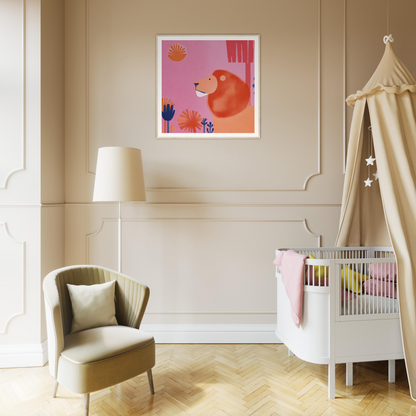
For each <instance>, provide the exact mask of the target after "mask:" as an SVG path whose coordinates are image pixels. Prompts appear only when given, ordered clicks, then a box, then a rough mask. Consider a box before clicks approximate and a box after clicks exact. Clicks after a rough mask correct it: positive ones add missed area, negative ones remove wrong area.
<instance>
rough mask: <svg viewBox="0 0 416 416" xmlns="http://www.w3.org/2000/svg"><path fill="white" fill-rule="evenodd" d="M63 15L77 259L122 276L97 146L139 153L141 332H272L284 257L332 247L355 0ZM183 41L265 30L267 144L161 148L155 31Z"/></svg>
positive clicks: (127, 252)
mask: <svg viewBox="0 0 416 416" xmlns="http://www.w3.org/2000/svg"><path fill="white" fill-rule="evenodd" d="M161 11H163V12H161ZM65 16H66V21H65V22H66V29H65V30H66V38H65V42H66V43H65V46H66V55H65V59H66V61H65V62H66V67H65V69H66V109H65V110H66V144H65V146H66V201H67V203H68V204H67V206H66V240H65V241H66V251H65V255H66V263H67V264H73V263H84V262H87V263H96V264H101V265H105V266H108V267H112V268H116V267H117V223H116V222H115V221H114V219H115V218H116V216H117V207H116V205H112V204H92V203H91V199H92V192H93V184H94V171H95V164H96V156H97V150H98V148H99V147H101V146H109V145H119V146H133V147H138V148H140V149H142V153H143V161H144V169H145V180H146V185H147V196H148V201H147V203H146V204H140V203H137V204H133V203H132V204H124V205H123V210H122V211H123V212H122V215H123V218H124V221H123V271H124V272H126V273H128V274H130V275H132V276H133V277H134V278H136V279H138V280H139V281H142V282H144V283H146V284H147V285H148V286H149V287H150V288H151V293H152V294H151V299H150V303H149V307H148V313H147V315H146V317H145V323H147V324H273V323H274V322H275V310H276V293H275V291H276V283H275V280H274V270H273V265H272V261H273V259H274V250H275V248H278V247H293V246H312V247H314V246H318V245H320V244H322V245H328V246H331V245H333V244H334V241H335V237H336V232H337V226H338V217H339V207H340V200H341V193H342V181H343V172H342V146H343V142H342V135H343V63H344V61H343V58H344V57H343V36H344V32H343V21H344V7H343V3H342V2H334V1H322V4H321V3H320V2H319V1H311V0H304V1H257V2H255V3H254V2H252V1H241V0H238V1H237V0H236V1H213V2H211V3H210V7H209V8H206V7H205V4H204V3H202V2H198V1H180V2H174V3H172V2H171V1H158V2H154V1H139V2H138V1H133V0H131V1H130V0H124V1H122V2H119V1H108V0H105V1H102V0H100V1H98V0H89V1H85V0H76V1H70V2H66V15H65ZM175 33H177V34H192V33H195V34H204V33H206V34H212V33H218V34H226V33H230V34H238V33H253V34H260V44H261V81H260V85H261V139H260V140H215V141H209V140H157V139H156V134H155V125H156V122H155V107H156V104H155V96H156V92H155V85H156V54H155V50H156V35H157V34H175ZM379 41H380V42H381V39H379Z"/></svg>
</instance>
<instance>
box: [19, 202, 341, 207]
mask: <svg viewBox="0 0 416 416" xmlns="http://www.w3.org/2000/svg"><path fill="white" fill-rule="evenodd" d="M20 205H24V204H20ZM20 205H19V206H20ZM44 205H53V204H42V206H44ZM56 205H58V204H56ZM59 205H63V206H68V207H69V206H84V207H88V206H98V207H111V206H114V207H115V206H118V202H102V203H101V202H66V203H65V204H59ZM134 205H137V206H140V205H142V206H146V207H153V206H175V207H179V206H186V207H235V208H236V207H240V208H241V207H243V208H246V207H281V208H292V207H300V208H303V207H311V208H314V207H322V208H339V207H341V204H310V203H306V204H290V203H289V204H274V203H270V204H262V203H241V204H239V203H218V202H123V206H134ZM16 206H17V205H16ZM36 206H39V205H36Z"/></svg>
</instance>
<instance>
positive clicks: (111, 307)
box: [67, 280, 118, 334]
mask: <svg viewBox="0 0 416 416" xmlns="http://www.w3.org/2000/svg"><path fill="white" fill-rule="evenodd" d="M67 286H68V291H69V296H70V298H71V303H72V327H71V334H73V333H74V332H79V331H83V330H84V329H90V328H97V327H99V326H111V325H118V323H117V319H116V306H115V301H114V291H115V287H116V281H115V280H113V281H112V282H108V283H102V284H98V285H90V286H84V285H79V286H78V285H70V284H67Z"/></svg>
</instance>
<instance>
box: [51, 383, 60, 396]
mask: <svg viewBox="0 0 416 416" xmlns="http://www.w3.org/2000/svg"><path fill="white" fill-rule="evenodd" d="M58 386H59V383H58V382H57V381H56V380H55V385H54V386H53V393H52V399H54V398H55V397H56V392H57V391H58Z"/></svg>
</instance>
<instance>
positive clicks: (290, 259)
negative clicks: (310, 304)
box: [273, 250, 308, 328]
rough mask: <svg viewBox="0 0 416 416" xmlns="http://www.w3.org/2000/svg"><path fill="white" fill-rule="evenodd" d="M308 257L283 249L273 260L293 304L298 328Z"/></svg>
mask: <svg viewBox="0 0 416 416" xmlns="http://www.w3.org/2000/svg"><path fill="white" fill-rule="evenodd" d="M307 257H308V256H305V255H303V254H299V253H297V252H296V251H294V250H288V251H281V252H280V253H279V254H278V255H277V257H276V259H275V261H274V262H273V264H274V265H275V266H277V267H279V269H280V273H281V275H282V282H283V284H284V286H285V290H286V294H287V297H288V298H289V301H290V305H291V314H292V319H293V322H294V323H295V325H296V326H297V327H298V328H299V327H300V323H301V321H302V306H303V273H304V264H305V259H306V258H307Z"/></svg>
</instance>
